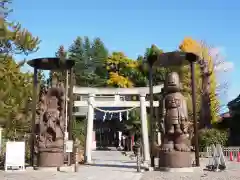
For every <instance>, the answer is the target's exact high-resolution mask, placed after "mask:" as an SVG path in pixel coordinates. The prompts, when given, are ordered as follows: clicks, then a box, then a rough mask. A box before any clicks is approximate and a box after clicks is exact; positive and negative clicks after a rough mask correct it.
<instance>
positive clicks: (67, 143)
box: [65, 140, 73, 152]
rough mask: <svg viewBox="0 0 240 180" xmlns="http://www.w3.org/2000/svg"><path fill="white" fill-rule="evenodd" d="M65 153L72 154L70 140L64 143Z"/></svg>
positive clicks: (71, 142)
mask: <svg viewBox="0 0 240 180" xmlns="http://www.w3.org/2000/svg"><path fill="white" fill-rule="evenodd" d="M65 152H73V141H72V140H67V141H66V144H65Z"/></svg>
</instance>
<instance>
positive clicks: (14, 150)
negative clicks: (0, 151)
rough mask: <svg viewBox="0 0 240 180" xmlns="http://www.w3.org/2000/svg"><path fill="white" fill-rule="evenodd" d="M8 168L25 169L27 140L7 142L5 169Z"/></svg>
mask: <svg viewBox="0 0 240 180" xmlns="http://www.w3.org/2000/svg"><path fill="white" fill-rule="evenodd" d="M8 168H11V169H18V170H25V142H12V141H8V142H7V143H6V156H5V171H7V170H8Z"/></svg>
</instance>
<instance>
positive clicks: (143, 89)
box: [73, 84, 163, 95]
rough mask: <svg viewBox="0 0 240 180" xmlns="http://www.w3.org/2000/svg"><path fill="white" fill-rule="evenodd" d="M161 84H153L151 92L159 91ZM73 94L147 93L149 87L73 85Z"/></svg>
mask: <svg viewBox="0 0 240 180" xmlns="http://www.w3.org/2000/svg"><path fill="white" fill-rule="evenodd" d="M162 88H163V85H162V84H161V85H157V86H153V93H154V94H156V93H161V90H162ZM73 94H81V95H84V94H96V95H97V94H101V95H115V94H119V95H140V94H149V87H135V88H90V87H78V86H74V87H73Z"/></svg>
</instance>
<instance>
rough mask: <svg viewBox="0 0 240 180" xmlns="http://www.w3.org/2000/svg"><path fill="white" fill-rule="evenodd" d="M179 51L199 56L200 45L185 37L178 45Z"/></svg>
mask: <svg viewBox="0 0 240 180" xmlns="http://www.w3.org/2000/svg"><path fill="white" fill-rule="evenodd" d="M179 49H180V50H182V51H183V52H191V53H195V54H197V55H199V50H200V44H199V43H198V42H197V41H195V40H193V39H192V38H190V37H186V38H184V39H183V41H182V43H181V44H180V46H179Z"/></svg>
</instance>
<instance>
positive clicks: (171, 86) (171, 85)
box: [165, 72, 180, 92]
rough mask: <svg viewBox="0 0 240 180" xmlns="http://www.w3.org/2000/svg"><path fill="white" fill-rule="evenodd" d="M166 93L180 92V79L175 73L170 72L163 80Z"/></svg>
mask: <svg viewBox="0 0 240 180" xmlns="http://www.w3.org/2000/svg"><path fill="white" fill-rule="evenodd" d="M165 88H166V92H178V91H180V79H179V75H178V73H176V72H171V73H169V74H168V75H167V77H166V80H165Z"/></svg>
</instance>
